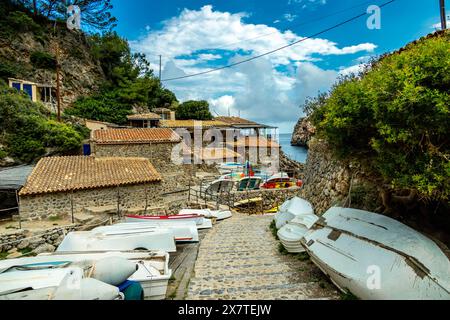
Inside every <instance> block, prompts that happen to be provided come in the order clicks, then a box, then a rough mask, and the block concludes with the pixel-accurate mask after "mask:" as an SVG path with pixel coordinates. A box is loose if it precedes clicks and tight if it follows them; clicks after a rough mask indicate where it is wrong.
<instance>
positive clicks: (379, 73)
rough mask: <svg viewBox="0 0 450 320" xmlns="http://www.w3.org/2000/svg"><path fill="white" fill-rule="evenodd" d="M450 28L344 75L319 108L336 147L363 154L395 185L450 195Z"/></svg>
mask: <svg viewBox="0 0 450 320" xmlns="http://www.w3.org/2000/svg"><path fill="white" fill-rule="evenodd" d="M449 51H450V32H446V33H444V34H442V35H440V36H435V37H431V38H428V39H424V40H420V41H418V42H417V43H414V44H411V45H409V46H408V47H407V48H406V50H403V51H401V52H399V53H395V54H392V55H389V56H386V57H384V58H382V59H380V60H379V61H378V62H376V63H374V64H373V66H372V68H371V70H370V71H368V72H366V73H365V74H364V75H362V76H361V77H347V78H344V79H342V80H341V81H340V83H338V84H337V85H336V86H334V87H333V88H332V90H331V92H330V94H329V95H328V96H327V97H326V99H323V101H321V103H320V106H319V107H316V108H315V111H314V112H313V116H312V119H313V121H314V124H315V125H316V127H317V133H318V135H319V136H320V137H323V138H325V139H326V140H328V142H329V144H330V145H331V146H332V147H333V149H334V150H335V152H336V154H338V155H341V156H344V157H361V159H363V160H364V162H368V163H369V164H370V166H371V167H373V168H375V170H376V173H377V174H378V175H380V176H381V177H383V178H384V179H385V181H388V182H389V183H390V184H391V185H392V186H393V187H394V188H395V189H409V190H415V191H417V192H418V193H419V195H420V197H421V198H422V199H435V200H444V201H448V200H449V197H450V161H449V159H450V135H449V133H450V121H449V119H450V93H449V92H450V91H449V88H450V55H449Z"/></svg>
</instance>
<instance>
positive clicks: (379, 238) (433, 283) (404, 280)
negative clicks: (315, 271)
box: [302, 207, 450, 299]
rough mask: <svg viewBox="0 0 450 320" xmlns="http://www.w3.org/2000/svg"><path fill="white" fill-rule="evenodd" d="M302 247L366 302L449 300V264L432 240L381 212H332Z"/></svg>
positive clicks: (315, 260) (340, 284) (337, 279)
mask: <svg viewBox="0 0 450 320" xmlns="http://www.w3.org/2000/svg"><path fill="white" fill-rule="evenodd" d="M323 217H324V218H325V222H324V227H322V228H318V229H316V230H311V231H309V232H308V233H307V234H306V235H305V236H304V238H303V239H302V244H303V245H304V247H305V249H306V250H307V251H308V253H309V254H310V256H311V259H312V261H313V262H314V263H315V264H316V265H317V266H318V267H319V268H320V269H321V270H322V271H323V272H324V273H326V274H327V275H328V276H329V277H330V279H331V280H332V281H333V282H334V283H335V284H336V285H337V286H338V287H339V288H340V289H341V290H342V291H350V292H351V293H353V294H354V295H356V296H357V297H359V298H361V299H450V261H449V259H448V257H447V256H446V255H445V254H444V252H443V251H442V250H441V249H440V248H439V246H437V245H436V244H435V243H434V242H433V241H431V240H430V239H429V238H427V237H425V236H424V235H422V234H420V233H418V232H417V231H415V230H413V229H411V228H409V227H408V226H406V225H404V224H402V223H400V222H399V221H396V220H393V219H391V218H389V217H386V216H382V215H379V214H376V213H372V212H367V211H362V210H357V209H349V208H338V207H333V208H331V209H329V210H328V211H327V212H326V213H325V214H324V215H323Z"/></svg>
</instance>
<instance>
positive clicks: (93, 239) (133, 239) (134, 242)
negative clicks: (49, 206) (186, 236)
mask: <svg viewBox="0 0 450 320" xmlns="http://www.w3.org/2000/svg"><path fill="white" fill-rule="evenodd" d="M135 249H146V250H164V251H167V252H175V251H176V246H175V237H174V235H173V231H172V230H169V229H158V230H155V231H149V232H145V233H129V234H127V233H119V232H106V233H95V232H91V231H75V232H70V233H68V234H67V235H66V237H65V238H64V240H63V241H62V242H61V244H60V245H59V246H58V248H57V250H56V251H58V252H63V251H98V250H104V251H107V250H118V251H120V250H135Z"/></svg>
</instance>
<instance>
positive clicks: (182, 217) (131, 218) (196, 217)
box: [125, 213, 204, 225]
mask: <svg viewBox="0 0 450 320" xmlns="http://www.w3.org/2000/svg"><path fill="white" fill-rule="evenodd" d="M203 219H204V217H203V216H202V215H200V214H195V213H191V214H175V215H171V216H167V215H166V216H136V215H126V216H125V221H126V222H142V221H160V222H168V221H185V222H186V221H194V222H195V224H197V225H202V224H203Z"/></svg>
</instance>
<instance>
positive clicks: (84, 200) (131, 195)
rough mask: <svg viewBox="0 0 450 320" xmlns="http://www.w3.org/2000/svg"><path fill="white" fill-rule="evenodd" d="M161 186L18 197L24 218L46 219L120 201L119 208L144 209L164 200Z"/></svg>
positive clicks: (132, 186)
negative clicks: (146, 205) (146, 204)
mask: <svg viewBox="0 0 450 320" xmlns="http://www.w3.org/2000/svg"><path fill="white" fill-rule="evenodd" d="M161 193H162V187H161V183H148V184H137V185H127V186H120V187H109V188H99V189H90V190H79V191H74V192H73V193H71V192H58V193H49V194H41V195H32V196H20V197H19V213H20V217H21V219H31V220H36V219H39V220H40V219H45V218H47V217H49V216H59V217H62V216H67V215H69V216H70V215H71V212H72V206H73V212H74V216H76V215H77V214H82V213H83V212H84V209H85V208H87V207H101V206H116V205H117V202H118V198H119V199H120V209H121V210H126V209H132V208H138V207H145V203H146V198H147V203H148V205H149V206H152V205H156V204H157V203H159V202H160V201H161Z"/></svg>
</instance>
